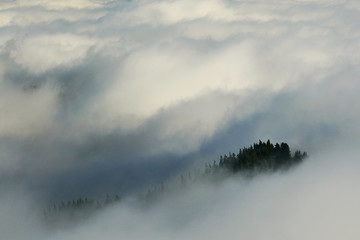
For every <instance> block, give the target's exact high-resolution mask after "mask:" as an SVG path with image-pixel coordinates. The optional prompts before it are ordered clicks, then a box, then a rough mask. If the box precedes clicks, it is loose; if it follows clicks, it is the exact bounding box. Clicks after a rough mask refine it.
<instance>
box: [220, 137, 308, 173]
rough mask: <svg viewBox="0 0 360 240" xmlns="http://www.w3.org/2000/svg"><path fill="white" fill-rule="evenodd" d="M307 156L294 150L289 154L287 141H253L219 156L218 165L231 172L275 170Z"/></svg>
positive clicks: (291, 164)
mask: <svg viewBox="0 0 360 240" xmlns="http://www.w3.org/2000/svg"><path fill="white" fill-rule="evenodd" d="M306 157H307V153H306V152H301V151H300V150H296V151H295V152H294V154H293V155H291V151H290V147H289V145H288V144H287V143H284V142H282V143H281V144H279V143H276V144H275V145H274V144H272V143H271V142H270V140H267V142H262V141H261V140H259V143H254V144H253V145H251V146H250V147H248V148H243V149H240V150H239V152H238V153H237V154H235V153H231V152H230V153H229V154H225V155H224V156H220V159H219V164H218V166H219V167H220V168H226V169H229V170H231V171H233V172H243V171H247V172H249V171H260V172H261V171H276V170H280V169H283V170H285V169H288V168H289V167H292V166H294V165H296V164H298V163H300V162H301V161H302V160H303V159H304V158H306Z"/></svg>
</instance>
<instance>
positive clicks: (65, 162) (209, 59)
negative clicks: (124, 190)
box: [0, 0, 360, 239]
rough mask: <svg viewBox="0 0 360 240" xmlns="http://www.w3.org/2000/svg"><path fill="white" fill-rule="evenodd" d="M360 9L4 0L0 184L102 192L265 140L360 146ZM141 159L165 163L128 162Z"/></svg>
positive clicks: (0, 11) (343, 4)
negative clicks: (90, 181) (109, 186)
mask: <svg viewBox="0 0 360 240" xmlns="http://www.w3.org/2000/svg"><path fill="white" fill-rule="evenodd" d="M359 11H360V5H359V3H358V2H357V1H351V0H349V1H345V0H344V1H321V0H312V1H311V0H307V1H305V0H304V1H286V0H281V1H233V0H211V1H203V0H199V1H196V2H193V1H188V0H177V1H166V0H163V1H162V0H160V1H148V0H137V1H105V0H104V1H101V0H98V1H97V0H81V1H76V2H75V1H66V0H59V1H40V0H37V1H27V0H14V1H10V0H9V1H2V3H0V15H1V17H0V149H1V153H0V169H1V170H0V181H2V182H1V183H0V184H1V185H2V186H4V188H6V187H7V186H12V185H13V186H23V187H25V188H28V189H31V190H34V192H36V193H35V194H34V195H37V194H39V195H42V194H45V195H46V193H48V195H51V196H50V198H51V197H53V195H54V192H56V190H54V189H59V191H60V189H62V191H63V192H60V193H56V194H58V195H57V196H71V195H73V194H75V193H76V192H77V191H81V189H90V187H89V186H85V185H87V184H88V181H87V179H89V178H95V176H101V177H98V178H97V179H96V181H98V184H96V186H94V189H92V191H94V192H100V191H101V186H104V185H107V184H109V183H111V184H112V185H113V188H117V187H119V188H121V187H120V185H121V184H120V183H119V182H121V181H122V180H124V178H126V177H127V176H133V177H132V178H133V179H137V180H138V184H137V186H140V185H141V184H140V183H139V182H143V184H146V183H148V182H152V181H157V180H159V179H161V178H166V177H167V176H168V175H167V174H166V172H171V173H176V172H177V171H180V170H181V169H183V168H185V167H186V166H188V165H190V162H191V161H190V160H191V159H203V158H207V157H209V158H211V159H213V158H217V156H218V155H219V154H221V153H223V152H227V151H236V149H234V148H233V147H235V148H237V147H239V145H238V143H239V144H241V145H242V144H244V145H248V144H250V143H252V142H253V141H257V140H258V139H264V138H270V139H272V140H274V141H287V142H289V144H290V145H292V146H295V147H299V148H304V150H307V151H309V152H312V153H313V154H315V155H316V154H320V155H321V153H322V151H324V150H323V149H327V148H329V147H330V148H331V147H333V146H342V147H344V148H345V147H348V146H353V147H354V148H356V145H357V143H358V142H359V141H358V135H359V133H360V128H359V126H358V123H359V120H360V119H359V118H360V112H359V110H358V108H356V103H357V102H359V100H360V97H359V94H358V90H359V88H360V85H359V83H358V78H359V76H360V73H359V70H358V66H359V63H360V58H359V54H357V53H358V52H359V51H360V44H359V38H360V29H359V26H358V24H357V23H358V22H359V16H360V15H359ZM342 147H339V148H338V149H339V151H341V149H342ZM344 151H345V150H344ZM338 155H341V154H338ZM179 158H182V159H183V161H180V160H179ZM211 159H210V160H211ZM322 163H324V162H322ZM142 164H145V165H142ZM146 164H149V165H152V166H156V167H155V168H156V169H157V170H154V169H153V170H152V171H151V172H149V171H147V168H146V167H142V168H141V167H140V168H136V167H134V166H136V165H142V166H148V165H146ZM323 167H324V168H325V167H326V166H325V163H324V166H323ZM124 169H126V170H124ZM129 169H131V170H129ZM109 171H112V173H111V174H109ZM127 171H130V172H131V173H130V174H128V175H126V173H125V172H127ZM114 172H118V173H120V174H115V173H114ZM144 173H147V174H144ZM155 175H156V176H155ZM89 176H91V177H89ZM341 176H344V175H341ZM293 178H295V177H293ZM59 179H60V180H59ZM64 179H67V181H72V182H73V186H72V188H71V191H70V190H69V191H68V192H67V193H66V194H65V192H66V191H64V189H66V187H65V186H67V183H68V182H67V181H65V180H64ZM154 179H157V180H154ZM298 179H299V180H298V181H301V177H299V178H298ZM274 181H276V180H274ZM294 181H295V180H294ZM296 181H297V180H296ZM344 181H345V180H344ZM93 182H94V181H93ZM114 182H117V184H118V185H117V184H114ZM129 182H131V181H129ZM274 184H275V183H274ZM324 184H325V182H324ZM344 185H345V183H344ZM142 186H143V185H142ZM274 186H275V188H276V187H277V185H276V184H275V185H274ZM95 188H96V189H95ZM219 191H221V190H219ZM249 191H250V190H249ZM261 191H262V190H261ZM281 191H282V190H281ZM284 191H285V190H284ZM30 192H31V191H30ZM83 192H84V193H85V190H84V191H83ZM346 193H349V192H346ZM306 194H310V193H309V192H306ZM344 194H345V193H344ZM270 195H271V194H269V197H270V198H271V196H270ZM250 196H252V195H251V194H250ZM339 201H341V200H339ZM124 211H128V210H124ZM289 217H290V216H289ZM204 221H205V220H204ZM206 221H207V220H206ZM209 221H211V220H209ZM309 227H310V226H309ZM79 231H81V230H79ZM194 234H195V233H194ZM195 235H196V234H195ZM180 236H181V237H184V238H185V237H187V236H184V235H180ZM249 238H251V237H249ZM254 238H256V237H254ZM280 239H281V238H280Z"/></svg>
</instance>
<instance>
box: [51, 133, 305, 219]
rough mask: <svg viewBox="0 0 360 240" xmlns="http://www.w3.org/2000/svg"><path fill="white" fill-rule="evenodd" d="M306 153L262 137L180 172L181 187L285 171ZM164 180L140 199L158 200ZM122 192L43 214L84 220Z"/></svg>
mask: <svg viewBox="0 0 360 240" xmlns="http://www.w3.org/2000/svg"><path fill="white" fill-rule="evenodd" d="M306 157H307V153H306V152H301V151H300V150H296V151H294V153H293V154H291V150H290V147H289V145H288V144H287V143H284V142H282V143H275V144H273V143H271V142H270V140H267V141H266V142H263V141H261V140H259V142H258V143H254V144H253V145H251V146H250V147H244V148H242V149H240V150H239V151H238V152H237V153H234V152H229V153H227V154H224V155H221V156H220V157H219V159H218V161H216V160H214V161H213V162H212V163H207V164H205V167H204V169H202V170H201V169H194V170H193V171H192V172H188V173H186V174H182V175H180V179H179V180H180V182H179V185H178V186H180V187H182V188H183V187H186V186H188V185H191V184H192V183H194V182H196V181H198V180H203V179H209V178H210V179H213V180H216V181H221V180H222V179H224V178H226V177H228V176H232V175H235V174H240V175H244V176H251V177H254V176H256V175H257V174H261V173H265V172H266V173H271V172H276V171H286V170H288V169H289V168H291V167H294V166H296V165H298V164H299V163H301V162H302V161H303V160H304V159H305V158H306ZM165 186H166V184H165V183H161V184H160V185H159V186H157V187H154V188H152V189H148V191H147V192H146V193H144V194H140V195H139V196H138V199H139V200H140V201H142V202H152V201H154V200H155V201H156V200H157V199H158V197H159V196H161V195H162V193H164V192H165V191H167V190H171V189H168V188H167V187H165ZM121 200H122V196H121V195H118V194H114V195H110V194H106V197H105V198H104V200H94V199H90V198H87V197H79V198H77V199H73V200H68V201H61V202H60V203H58V204H54V205H52V206H50V207H48V208H46V209H45V210H44V216H45V220H46V221H47V223H50V224H51V223H57V222H58V221H59V220H64V219H65V220H68V219H69V218H70V219H72V220H81V219H84V218H86V217H88V216H90V215H91V214H93V213H94V212H96V211H98V210H99V209H102V208H104V207H106V206H108V205H111V204H113V203H116V202H120V201H121Z"/></svg>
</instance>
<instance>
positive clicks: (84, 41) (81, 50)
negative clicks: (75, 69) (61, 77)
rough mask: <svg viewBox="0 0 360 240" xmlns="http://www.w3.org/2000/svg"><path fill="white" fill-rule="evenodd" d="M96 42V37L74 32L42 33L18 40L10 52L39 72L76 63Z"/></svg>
mask: <svg viewBox="0 0 360 240" xmlns="http://www.w3.org/2000/svg"><path fill="white" fill-rule="evenodd" d="M95 43H96V42H95V40H94V39H90V38H87V37H83V36H79V35H74V34H51V35H49V34H40V35H35V36H31V37H29V38H24V39H21V40H18V41H17V42H16V44H15V48H14V49H12V50H11V53H10V54H11V57H12V58H13V59H14V61H15V62H16V63H17V64H19V65H20V66H22V67H24V68H26V69H27V70H28V71H29V72H31V73H35V74H38V73H42V72H45V71H47V70H51V69H52V68H56V67H59V66H64V67H71V66H74V65H76V64H77V63H79V62H81V61H82V60H83V59H84V58H85V57H86V55H87V51H88V50H89V48H90V47H92V46H93V45H94V44H95Z"/></svg>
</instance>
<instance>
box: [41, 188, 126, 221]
mask: <svg viewBox="0 0 360 240" xmlns="http://www.w3.org/2000/svg"><path fill="white" fill-rule="evenodd" d="M121 200H122V197H121V196H119V195H118V194H116V195H114V196H111V195H110V194H106V197H105V199H104V200H103V201H100V200H94V199H91V198H87V197H85V198H81V197H79V198H77V199H73V200H69V201H66V202H65V201H61V202H60V203H58V204H54V205H52V206H49V207H47V208H46V209H44V212H43V215H44V217H45V221H46V224H47V225H49V226H52V225H55V226H56V225H58V224H65V225H66V224H73V223H74V222H76V221H80V220H82V219H85V218H87V217H89V216H90V215H92V214H94V213H95V212H97V211H98V210H100V209H103V208H105V207H107V206H109V205H111V204H113V203H118V202H120V201H121ZM68 220H72V221H71V222H69V221H68Z"/></svg>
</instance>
